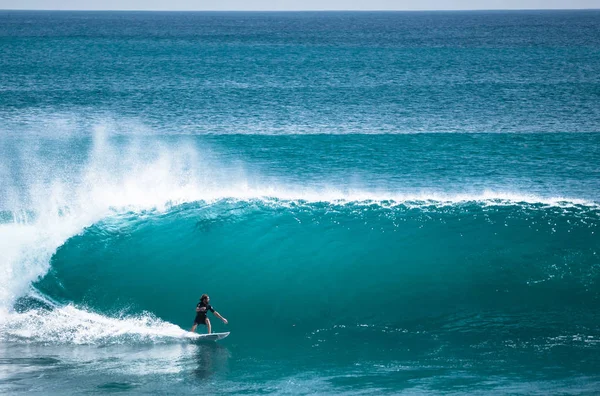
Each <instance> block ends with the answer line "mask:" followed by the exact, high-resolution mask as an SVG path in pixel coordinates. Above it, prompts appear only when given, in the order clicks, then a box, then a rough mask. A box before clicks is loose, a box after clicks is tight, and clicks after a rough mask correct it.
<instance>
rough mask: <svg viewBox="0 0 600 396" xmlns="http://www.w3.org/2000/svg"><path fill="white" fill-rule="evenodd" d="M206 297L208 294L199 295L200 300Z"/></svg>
mask: <svg viewBox="0 0 600 396" xmlns="http://www.w3.org/2000/svg"><path fill="white" fill-rule="evenodd" d="M207 298H208V294H203V295H201V296H200V302H202V301H204V300H206V299H207Z"/></svg>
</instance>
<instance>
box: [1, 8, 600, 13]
mask: <svg viewBox="0 0 600 396" xmlns="http://www.w3.org/2000/svg"><path fill="white" fill-rule="evenodd" d="M1 11H52V12H86V11H87V12H460V11H467V12H477V11H600V7H599V8H435V9H434V8H422V9H416V8H415V9H412V8H411V9H383V8H382V9H341V8H340V9H335V8H331V9H329V8H326V9H289V10H277V9H239V10H218V9H214V10H213V9H159V8H157V9H137V8H131V9H103V8H78V9H62V8H0V12H1Z"/></svg>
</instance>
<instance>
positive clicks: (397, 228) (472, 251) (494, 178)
mask: <svg viewBox="0 0 600 396" xmlns="http://www.w3.org/2000/svg"><path fill="white" fill-rule="evenodd" d="M448 139H449V138H448V136H447V135H421V136H406V135H403V136H394V137H388V136H347V137H346V136H337V137H330V136H316V137H311V136H308V137H302V138H298V137H242V136H238V137H234V138H231V137H201V138H198V139H196V138H190V137H182V138H178V139H174V138H172V137H169V138H160V137H156V136H142V137H137V138H132V137H123V136H120V135H118V134H116V135H113V134H112V131H111V130H110V125H109V126H108V127H103V126H97V127H95V129H94V133H93V139H82V138H78V137H62V138H58V137H55V138H53V139H47V140H45V143H46V144H45V145H44V146H43V149H41V148H40V146H39V145H38V143H37V140H28V139H26V138H23V139H14V140H11V139H7V140H5V141H4V142H3V145H0V150H2V154H3V156H4V157H6V158H13V160H12V161H11V162H8V163H6V164H3V166H2V167H1V168H0V170H1V171H2V173H3V174H4V175H8V176H9V177H8V178H3V179H2V183H3V184H2V186H1V187H2V190H3V191H5V192H6V193H5V194H3V195H2V199H1V200H0V204H1V207H2V212H1V216H2V219H1V224H0V233H1V235H2V238H1V239H0V240H1V242H0V243H2V251H3V253H4V254H3V255H2V257H0V270H1V271H2V274H3V276H2V277H1V278H0V312H1V313H2V315H1V316H0V338H1V339H8V340H15V341H17V342H22V341H23V342H38V341H41V342H50V343H53V342H59V343H102V344H103V343H115V342H117V343H123V342H132V341H133V342H137V341H151V342H157V341H161V342H162V341H165V340H173V339H180V338H186V337H189V334H187V333H186V332H185V331H184V330H182V328H184V329H187V328H188V327H189V326H190V324H191V321H192V320H193V315H194V311H193V309H194V306H195V303H196V301H197V299H198V297H199V295H200V294H202V293H209V294H210V295H211V296H212V298H213V302H214V304H215V306H216V307H217V308H218V309H219V310H220V311H222V313H223V314H224V315H226V316H227V317H228V318H229V319H230V320H231V325H230V327H229V328H230V329H231V330H232V331H236V332H239V333H240V337H241V338H242V339H243V337H244V336H250V335H251V334H252V333H256V332H257V331H260V330H263V329H269V331H271V332H274V334H276V335H278V336H281V337H284V338H285V337H288V336H289V330H290V329H292V328H295V329H297V330H302V331H303V333H302V334H313V332H315V331H317V330H319V329H330V330H331V329H338V328H342V327H340V326H343V328H353V327H355V326H363V325H365V326H376V327H375V328H377V329H379V330H380V331H388V330H389V329H396V330H398V329H403V328H406V327H407V326H409V324H411V323H412V324H414V325H415V326H416V325H418V326H425V327H427V326H430V327H431V329H438V330H441V331H445V330H444V329H447V328H451V329H455V330H456V329H458V331H462V330H460V329H465V328H467V327H473V328H475V329H486V331H488V330H489V326H494V323H498V322H502V323H503V321H504V319H501V318H505V317H506V315H508V317H510V318H514V317H519V318H533V317H535V320H524V321H523V326H525V327H527V326H529V328H530V330H535V329H537V330H539V331H542V330H543V329H546V328H547V327H550V328H551V329H553V330H552V334H556V335H560V334H562V332H563V331H564V327H562V326H571V325H572V324H573V323H577V325H581V326H588V325H589V326H592V325H593V323H594V320H595V318H596V314H595V310H594V309H593V307H594V306H595V304H596V303H597V299H598V292H599V288H598V269H599V268H600V266H599V264H600V262H599V260H598V250H599V246H600V239H599V238H598V226H599V225H600V214H599V213H600V212H599V211H600V209H599V205H598V204H597V190H596V189H595V187H596V186H597V179H596V178H594V177H593V176H594V172H595V171H594V168H593V167H590V166H589V164H591V163H593V161H592V160H593V159H594V158H595V157H596V156H597V153H596V149H595V147H596V146H595V145H594V144H593V143H595V142H596V141H597V140H598V136H597V135H568V137H567V135H565V136H564V137H560V136H558V135H547V134H545V135H527V136H521V137H514V138H510V139H509V138H507V137H506V136H505V135H468V136H456V137H452V141H450V140H448ZM32 142H35V143H32ZM457 145H458V146H457ZM324 147H325V148H327V147H329V148H331V147H336V148H337V149H336V150H331V149H325V148H324ZM458 147H461V150H462V151H461V152H472V153H474V154H473V155H471V156H470V157H467V158H462V156H460V157H461V158H458V156H457V155H456V154H452V153H453V152H454V151H455V150H456V149H457V148H458ZM575 149H576V150H577V152H578V153H579V154H578V155H574V154H573V153H572V151H573V150H575ZM564 152H566V154H565V153H564ZM511 153H512V156H513V158H517V159H519V158H520V159H523V161H520V160H519V161H517V160H515V162H514V164H511V165H510V166H505V162H506V158H509V155H510V154H511ZM533 154H535V155H533ZM348 158H353V161H349V160H348ZM482 158H487V162H482V161H480V160H481V159H482ZM539 158H552V161H544V164H545V166H541V163H540V160H539ZM586 164H587V165H586ZM489 168H493V169H496V171H493V172H492V171H490V170H489ZM486 169H488V171H487V173H486ZM7 180H8V181H12V183H11V182H8V183H7V182H6V181H7ZM531 180H536V183H533V184H532V183H531ZM569 180H570V181H571V182H570V183H568V181H569ZM511 186H512V190H511ZM526 187H529V188H528V189H527V188H526ZM564 197H570V198H564ZM577 197H578V198H577ZM574 316H577V317H578V320H577V321H576V322H573V320H572V319H573V317H574ZM465 318H470V319H468V320H467V319H465ZM511 320H512V319H511ZM40 323H43V324H44V325H43V326H39V324H40ZM474 323H480V325H475V324H474ZM465 326H466V327H465ZM590 328H591V327H590ZM571 330H572V329H571ZM398 331H399V330H398ZM242 334H243V335H242ZM348 342H352V337H350V338H349V339H348Z"/></svg>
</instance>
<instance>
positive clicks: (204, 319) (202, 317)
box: [194, 315, 207, 325]
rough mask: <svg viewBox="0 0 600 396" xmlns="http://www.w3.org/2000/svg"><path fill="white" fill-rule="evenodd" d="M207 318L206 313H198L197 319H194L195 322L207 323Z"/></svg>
mask: <svg viewBox="0 0 600 396" xmlns="http://www.w3.org/2000/svg"><path fill="white" fill-rule="evenodd" d="M206 319H207V318H206V315H196V319H194V324H199V325H205V324H206Z"/></svg>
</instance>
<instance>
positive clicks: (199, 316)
mask: <svg viewBox="0 0 600 396" xmlns="http://www.w3.org/2000/svg"><path fill="white" fill-rule="evenodd" d="M209 302H210V297H208V294H203V295H202V297H200V302H199V303H198V305H196V319H194V326H192V330H191V332H192V333H193V332H195V331H196V327H198V325H199V324H203V325H206V328H207V330H208V334H210V332H211V328H210V320H209V319H208V318H207V317H206V314H207V313H208V311H210V312H212V313H213V314H214V315H215V316H216V317H217V318H219V319H221V320H222V321H223V323H225V324H227V319H225V318H224V317H222V316H221V315H220V314H219V313H218V312H217V311H215V309H214V308H213V307H212V306H211V305H210V304H209Z"/></svg>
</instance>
